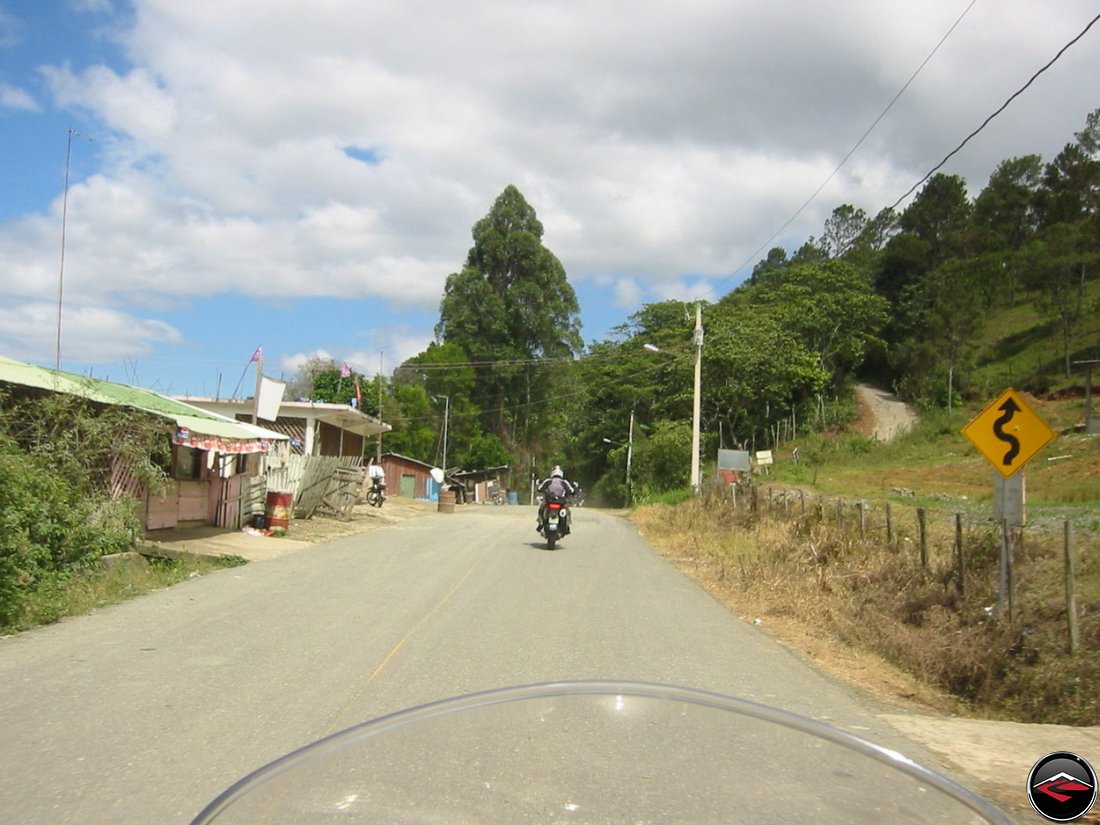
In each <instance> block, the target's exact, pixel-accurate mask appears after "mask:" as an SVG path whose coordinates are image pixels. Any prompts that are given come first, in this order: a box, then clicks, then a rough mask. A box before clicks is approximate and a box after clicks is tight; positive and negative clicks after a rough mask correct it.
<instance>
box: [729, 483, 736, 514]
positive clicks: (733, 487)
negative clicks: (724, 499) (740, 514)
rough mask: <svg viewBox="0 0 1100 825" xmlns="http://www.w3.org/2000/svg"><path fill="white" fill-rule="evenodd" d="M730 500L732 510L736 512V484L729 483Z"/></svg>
mask: <svg viewBox="0 0 1100 825" xmlns="http://www.w3.org/2000/svg"><path fill="white" fill-rule="evenodd" d="M730 501H731V502H732V503H733V511H734V512H735V513H736V512H737V485H736V484H731V485H730Z"/></svg>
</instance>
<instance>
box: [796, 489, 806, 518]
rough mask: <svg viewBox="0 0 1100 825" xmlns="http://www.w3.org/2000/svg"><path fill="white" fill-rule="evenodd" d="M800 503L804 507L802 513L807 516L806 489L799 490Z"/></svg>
mask: <svg viewBox="0 0 1100 825" xmlns="http://www.w3.org/2000/svg"><path fill="white" fill-rule="evenodd" d="M798 503H799V504H800V505H801V507H802V515H803V516H805V515H806V491H805V490H799V491H798Z"/></svg>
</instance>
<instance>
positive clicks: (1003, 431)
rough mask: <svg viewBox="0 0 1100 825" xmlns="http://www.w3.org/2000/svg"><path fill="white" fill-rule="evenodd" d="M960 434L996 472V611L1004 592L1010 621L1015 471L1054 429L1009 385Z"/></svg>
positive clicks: (1018, 524)
mask: <svg viewBox="0 0 1100 825" xmlns="http://www.w3.org/2000/svg"><path fill="white" fill-rule="evenodd" d="M962 434H963V435H964V436H966V438H967V439H968V440H969V441H970V443H971V444H973V445H974V446H975V447H977V448H978V451H979V452H981V454H982V455H984V456H985V458H986V460H987V461H988V462H989V463H990V464H992V465H993V469H994V470H996V471H997V473H998V475H995V476H994V477H993V482H994V483H993V502H994V505H993V506H994V510H995V511H996V518H997V522H998V523H999V524H1001V525H1002V541H1001V569H1000V575H999V576H998V579H999V581H998V591H999V592H998V594H997V613H998V614H1000V613H1001V611H1002V610H1003V607H1004V603H1005V599H1006V596H1007V597H1008V599H1009V620H1010V621H1011V620H1012V609H1011V604H1012V602H1011V590H1012V561H1013V558H1014V556H1015V546H1016V543H1017V541H1018V538H1019V531H1020V528H1022V527H1023V525H1024V474H1023V473H1021V472H1019V471H1020V470H1022V469H1023V467H1024V465H1025V464H1027V462H1028V461H1030V460H1031V459H1032V458H1033V457H1034V456H1035V454H1036V453H1037V452H1039V450H1041V449H1042V448H1043V447H1045V446H1046V445H1047V444H1048V443H1049V442H1050V440H1051V439H1052V438H1054V431H1053V430H1052V429H1051V428H1050V427H1048V426H1047V424H1046V422H1045V421H1043V419H1041V418H1039V416H1037V415H1036V414H1035V413H1034V412H1032V410H1031V408H1030V407H1029V406H1028V405H1027V402H1026V401H1024V399H1023V398H1022V397H1021V396H1020V395H1019V393H1017V392H1016V391H1015V390H1014V389H1012V388H1011V387H1010V388H1008V389H1007V390H1005V391H1004V392H1002V393H1001V394H1000V395H999V396H997V398H996V399H995V400H994V401H993V403H991V404H990V405H989V406H987V407H986V408H985V409H984V410H982V411H981V412H980V413H978V414H977V416H975V417H974V419H973V420H972V421H971V422H970V423H969V424H967V425H966V426H965V427H963V429H962Z"/></svg>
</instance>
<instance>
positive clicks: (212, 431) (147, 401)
mask: <svg viewBox="0 0 1100 825" xmlns="http://www.w3.org/2000/svg"><path fill="white" fill-rule="evenodd" d="M0 382H7V383H9V384H18V385H21V386H24V387H36V388H38V389H42V390H50V391H52V392H60V393H65V394H66V395H76V396H79V397H81V398H87V399H88V400H89V401H97V402H99V403H101V404H112V405H115V406H121V407H130V408H132V409H135V410H141V411H142V412H147V413H150V414H152V415H156V416H158V417H160V418H167V419H169V420H171V421H174V422H175V423H176V425H177V426H180V427H186V428H187V429H189V430H191V432H194V433H201V434H202V435H209V436H215V437H217V438H236V439H244V440H249V441H255V440H256V439H268V440H286V436H285V435H283V434H282V433H277V432H274V431H273V430H266V429H264V428H263V427H257V426H256V425H254V424H244V423H241V422H239V421H234V420H233V419H232V418H226V417H225V416H223V415H218V414H217V413H212V412H208V411H207V410H202V409H199V408H198V407H194V406H192V405H191V404H187V403H184V402H183V401H177V400H176V399H174V398H169V397H168V396H166V395H161V394H160V393H156V392H153V391H152V390H146V389H143V388H141V387H131V386H130V385H128V384H115V383H112V382H110V381H101V380H100V379H98V378H88V377H87V376H83V375H76V374H75V373H71V372H61V371H59V370H53V369H48V368H46V367H37V366H35V365H34V364H25V363H23V362H22V361H13V360H12V359H10V358H5V357H4V356H2V355H0Z"/></svg>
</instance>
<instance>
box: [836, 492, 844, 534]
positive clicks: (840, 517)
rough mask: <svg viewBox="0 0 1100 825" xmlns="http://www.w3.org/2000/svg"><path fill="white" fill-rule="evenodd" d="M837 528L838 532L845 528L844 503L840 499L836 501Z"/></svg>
mask: <svg viewBox="0 0 1100 825" xmlns="http://www.w3.org/2000/svg"><path fill="white" fill-rule="evenodd" d="M836 526H837V529H838V530H839V529H840V528H841V527H843V526H844V501H843V499H839V498H838V499H837V500H836Z"/></svg>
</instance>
